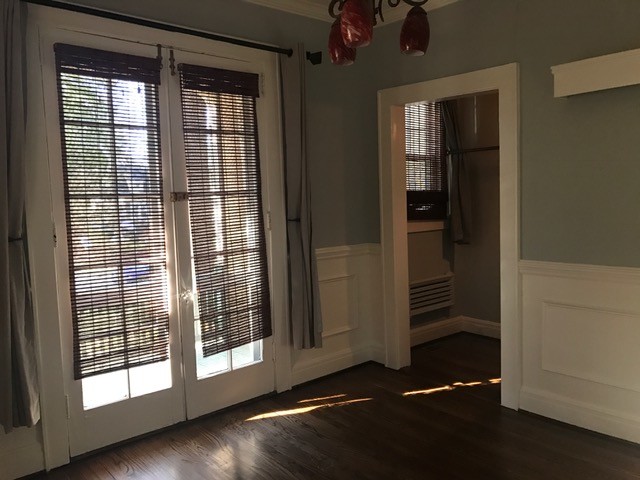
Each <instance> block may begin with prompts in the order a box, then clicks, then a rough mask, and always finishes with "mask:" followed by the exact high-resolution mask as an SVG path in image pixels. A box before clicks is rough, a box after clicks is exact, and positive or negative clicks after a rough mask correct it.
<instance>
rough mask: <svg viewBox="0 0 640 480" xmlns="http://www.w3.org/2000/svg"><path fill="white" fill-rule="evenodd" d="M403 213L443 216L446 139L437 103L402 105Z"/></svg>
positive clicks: (412, 217)
mask: <svg viewBox="0 0 640 480" xmlns="http://www.w3.org/2000/svg"><path fill="white" fill-rule="evenodd" d="M405 132H406V162H407V163H406V167H407V168H406V171H407V217H408V219H409V220H437V219H444V218H446V217H447V201H448V193H447V192H448V185H447V162H446V141H445V136H444V134H445V132H444V125H443V120H442V106H441V104H439V103H423V104H415V105H407V106H406V107H405Z"/></svg>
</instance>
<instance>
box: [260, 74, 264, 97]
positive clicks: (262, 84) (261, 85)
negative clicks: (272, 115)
mask: <svg viewBox="0 0 640 480" xmlns="http://www.w3.org/2000/svg"><path fill="white" fill-rule="evenodd" d="M260 95H264V73H261V74H260Z"/></svg>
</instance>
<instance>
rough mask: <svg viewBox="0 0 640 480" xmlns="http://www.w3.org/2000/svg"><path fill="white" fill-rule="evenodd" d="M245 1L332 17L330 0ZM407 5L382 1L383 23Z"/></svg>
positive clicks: (440, 3)
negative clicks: (395, 5)
mask: <svg viewBox="0 0 640 480" xmlns="http://www.w3.org/2000/svg"><path fill="white" fill-rule="evenodd" d="M245 1H246V2H250V3H255V4H256V5H261V6H263V7H269V8H275V9H276V10H282V11H284V12H289V13H294V14H296V15H302V16H305V17H310V18H315V19H317V20H325V21H327V22H332V21H333V19H332V18H331V16H330V15H329V3H330V0H245ZM457 1H458V0H430V2H429V3H427V4H426V5H425V7H424V9H425V10H426V11H431V10H435V9H436V8H441V7H444V6H445V5H449V4H451V3H454V2H457ZM409 8H410V7H409V6H408V5H406V4H405V3H402V4H401V5H400V6H398V7H396V8H390V7H389V6H388V4H387V2H386V1H383V6H382V11H383V13H384V19H385V23H391V22H397V21H398V20H402V19H403V18H404V17H405V15H406V14H407V11H408V10H409Z"/></svg>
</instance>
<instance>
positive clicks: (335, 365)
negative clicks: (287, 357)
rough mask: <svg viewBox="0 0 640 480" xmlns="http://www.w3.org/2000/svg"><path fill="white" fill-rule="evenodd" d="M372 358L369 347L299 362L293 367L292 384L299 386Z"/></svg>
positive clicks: (331, 353) (340, 351)
mask: <svg viewBox="0 0 640 480" xmlns="http://www.w3.org/2000/svg"><path fill="white" fill-rule="evenodd" d="M372 358H373V353H372V348H371V347H369V346H361V347H359V348H345V349H343V350H339V351H337V352H330V353H328V354H326V355H322V356H319V357H314V358H312V359H309V360H305V361H302V362H299V363H298V364H296V365H295V366H294V367H293V373H292V378H293V384H294V385H300V384H301V383H305V382H309V381H311V380H316V379H318V378H321V377H326V376H327V375H331V374H332V373H336V372H339V371H340V370H344V369H346V368H351V367H353V366H356V365H359V364H361V363H364V362H368V361H369V360H371V359H372Z"/></svg>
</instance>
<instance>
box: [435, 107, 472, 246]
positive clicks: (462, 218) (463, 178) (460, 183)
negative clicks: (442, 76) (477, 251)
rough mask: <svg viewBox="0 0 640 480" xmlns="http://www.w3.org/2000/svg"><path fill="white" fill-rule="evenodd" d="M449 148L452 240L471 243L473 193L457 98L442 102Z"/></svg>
mask: <svg viewBox="0 0 640 480" xmlns="http://www.w3.org/2000/svg"><path fill="white" fill-rule="evenodd" d="M442 116H443V119H444V127H445V132H446V133H445V136H446V138H447V150H449V151H450V152H454V153H451V154H450V155H449V159H450V165H451V170H450V171H451V177H450V182H451V185H450V193H449V195H450V198H451V240H452V241H453V242H455V243H459V244H469V243H471V231H472V225H471V193H470V190H469V173H468V171H467V166H466V162H465V158H464V155H463V154H461V153H459V152H460V150H462V145H461V142H460V128H459V126H458V118H457V113H456V102H455V100H452V101H447V102H442Z"/></svg>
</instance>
